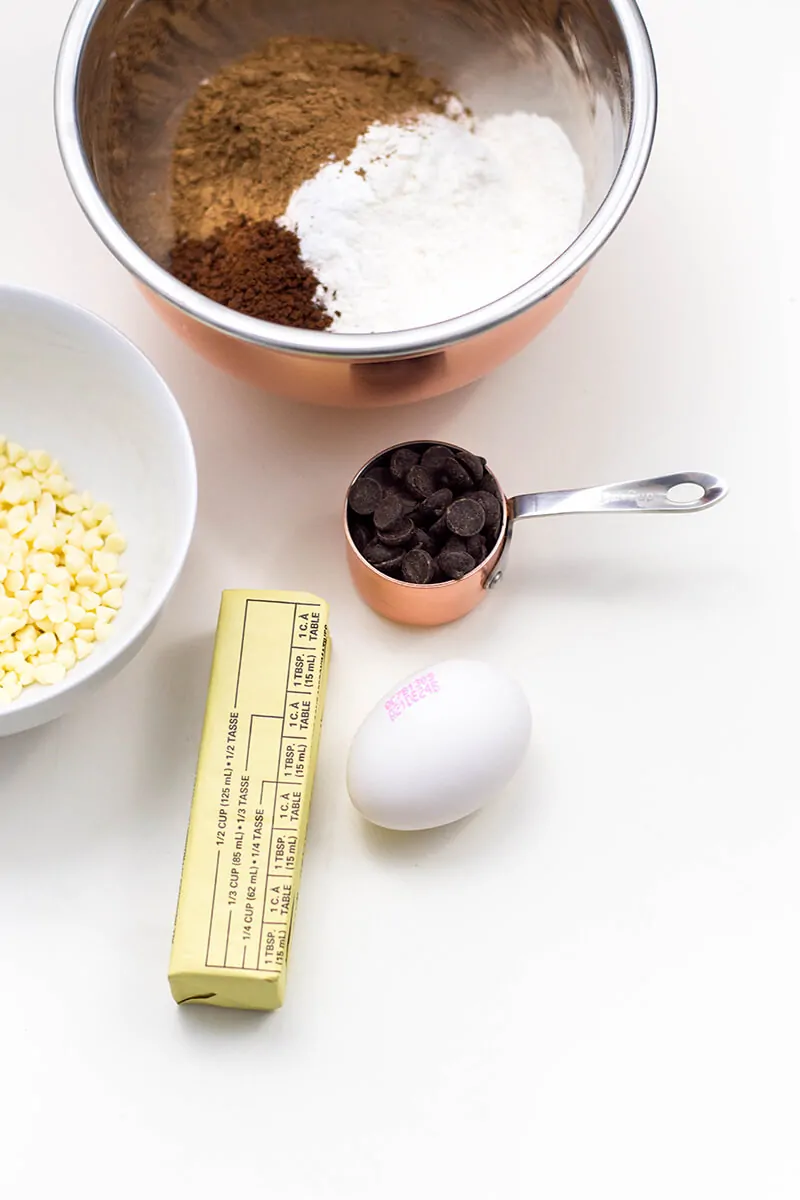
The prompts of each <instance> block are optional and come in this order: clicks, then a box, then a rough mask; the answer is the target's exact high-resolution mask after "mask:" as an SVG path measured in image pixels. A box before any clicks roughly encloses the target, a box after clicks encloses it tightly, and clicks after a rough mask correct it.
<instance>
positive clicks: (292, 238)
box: [170, 216, 332, 329]
mask: <svg viewBox="0 0 800 1200" xmlns="http://www.w3.org/2000/svg"><path fill="white" fill-rule="evenodd" d="M170 270H171V272H172V274H173V275H174V276H175V277H176V278H177V279H179V280H180V281H181V283H185V284H187V285H188V286H189V287H190V288H194V290H195V291H196V292H201V293H202V294H203V295H204V296H208V297H209V299H211V300H216V301H217V303H218V304H224V305H226V306H227V307H228V308H232V309H235V310H236V311H237V312H240V313H245V314H246V315H247V316H250V317H258V318H259V319H260V320H262V321H273V322H275V324H277V325H292V326H294V327H295V328H298V329H327V328H328V327H329V326H330V324H331V320H332V318H331V317H330V315H329V314H328V313H327V312H326V311H325V309H324V308H323V307H322V305H321V304H319V303H318V302H317V299H316V296H317V290H318V288H319V282H318V280H317V279H316V277H315V275H314V273H313V272H312V271H311V270H310V269H309V268H308V267H307V266H306V265H305V264H304V263H303V261H302V259H301V258H300V243H299V241H298V238H297V235H296V234H294V233H292V231H291V230H290V229H284V228H283V227H282V226H281V225H278V224H277V223H276V222H275V221H251V220H249V219H248V218H247V217H244V216H242V217H239V218H238V219H237V220H234V221H233V222H231V223H230V224H229V225H227V226H226V227H224V228H222V229H218V230H217V231H216V232H215V233H213V234H212V235H211V236H210V237H207V238H203V239H198V238H191V237H187V236H186V235H185V234H184V235H182V236H180V237H179V238H178V239H177V240H176V242H175V245H174V246H173V248H172V254H171V258H170Z"/></svg>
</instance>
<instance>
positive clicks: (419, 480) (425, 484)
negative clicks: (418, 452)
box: [406, 466, 436, 500]
mask: <svg viewBox="0 0 800 1200" xmlns="http://www.w3.org/2000/svg"><path fill="white" fill-rule="evenodd" d="M406 487H407V488H408V490H409V491H410V492H411V495H412V496H419V498H420V500H424V499H425V497H426V496H430V495H431V493H432V492H434V491H436V483H435V481H434V478H433V475H432V474H431V472H430V471H428V470H426V468H425V467H423V466H416V467H412V468H411V470H410V471H409V472H408V474H407V475H406Z"/></svg>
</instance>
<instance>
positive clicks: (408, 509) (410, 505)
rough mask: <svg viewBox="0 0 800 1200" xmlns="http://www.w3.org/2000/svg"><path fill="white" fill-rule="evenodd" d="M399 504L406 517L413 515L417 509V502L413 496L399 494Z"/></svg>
mask: <svg viewBox="0 0 800 1200" xmlns="http://www.w3.org/2000/svg"><path fill="white" fill-rule="evenodd" d="M400 503H401V504H402V506H403V512H404V513H405V515H406V516H407V517H410V516H411V514H412V513H415V512H416V511H417V509H418V507H419V500H415V499H414V497H413V496H408V495H406V494H405V492H400Z"/></svg>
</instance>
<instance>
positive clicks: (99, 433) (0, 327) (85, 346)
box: [0, 286, 197, 736]
mask: <svg viewBox="0 0 800 1200" xmlns="http://www.w3.org/2000/svg"><path fill="white" fill-rule="evenodd" d="M0 364H2V367H1V368H0V425H2V428H1V429H0V433H1V434H2V436H3V437H6V438H8V439H9V440H11V441H15V442H19V443H20V444H21V445H23V446H24V447H25V448H26V449H29V450H33V449H39V450H46V451H47V453H48V454H50V455H52V457H53V458H57V459H58V460H59V461H60V462H61V463H62V465H63V467H64V470H65V472H66V474H67V476H68V478H69V479H70V480H71V482H72V483H73V485H74V486H75V488H76V490H78V491H79V492H82V491H88V492H91V493H92V495H93V496H94V497H95V499H96V500H97V501H104V502H106V503H108V504H110V505H111V509H112V512H113V515H114V517H115V519H116V521H117V523H118V525H119V527H120V529H121V531H122V532H123V533H124V534H125V536H126V538H127V539H128V549H127V550H126V552H125V554H124V556H123V559H122V569H123V570H125V571H126V572H127V573H128V577H129V578H128V583H127V584H126V586H125V601H124V604H123V607H122V609H121V611H120V613H119V616H118V617H117V620H116V621H115V622H114V626H113V634H112V636H111V637H110V638H109V640H108V641H107V642H104V643H102V644H100V645H97V646H96V647H95V650H94V652H93V653H92V654H91V655H90V656H89V657H88V658H86V659H84V660H83V662H80V663H78V664H77V666H76V667H75V668H74V669H73V670H72V671H69V672H68V673H67V676H66V678H65V679H64V680H63V682H62V683H60V684H55V685H54V686H52V687H42V686H39V685H36V684H34V685H32V686H31V687H28V688H26V689H25V691H24V692H23V693H22V695H21V696H20V697H19V699H18V700H15V701H14V702H13V703H12V704H4V705H3V706H2V707H0V736H5V735H7V734H10V733H19V732H20V731H21V730H23V729H31V728H33V726H35V725H42V724H44V722H46V721H51V720H53V718H55V717H59V716H61V715H62V714H63V713H64V712H65V711H66V710H67V709H68V708H70V707H71V706H72V705H73V703H74V702H75V701H77V700H78V699H79V697H80V696H82V695H84V694H85V693H87V692H88V691H89V689H90V688H94V687H95V686H96V685H97V684H99V683H100V681H101V680H107V679H110V678H111V677H112V676H113V675H116V674H117V672H118V671H120V670H121V669H122V667H123V666H125V664H126V663H128V662H130V660H131V659H132V658H133V657H134V655H135V654H137V653H138V651H139V650H141V648H142V646H143V645H144V643H145V641H146V640H147V638H148V637H149V636H150V634H151V633H152V631H153V628H154V626H155V623H156V620H157V619H158V616H159V614H160V613H161V610H162V608H163V607H164V604H165V602H166V600H167V598H168V596H169V594H170V592H171V591H172V589H173V587H174V585H175V582H176V580H177V578H178V576H179V574H180V572H181V568H182V567H183V563H184V560H185V558H186V554H187V551H188V549H189V543H190V541H191V537H192V530H193V528H194V519H195V511H196V507H197V472H196V468H195V460H194V451H193V449H192V442H191V438H190V435H189V430H188V428H187V426H186V421H185V420H184V417H183V414H182V413H181V410H180V408H179V407H178V404H177V402H176V400H175V398H174V396H173V395H172V393H171V392H170V390H169V388H168V387H167V385H166V383H165V382H164V380H163V379H162V378H161V376H160V375H159V374H158V372H157V371H156V370H155V368H154V367H153V366H152V364H151V363H150V362H148V360H147V359H146V358H145V357H144V355H143V354H142V353H141V352H140V351H139V350H137V349H136V347H135V346H134V345H132V343H131V342H129V341H128V340H127V338H125V337H123V336H122V334H121V333H118V332H117V330H115V329H112V327H111V326H110V325H107V324H106V323H105V322H104V321H102V320H100V318H99V317H96V316H93V315H92V314H91V313H88V312H85V311H84V310H82V309H79V308H75V307H74V306H73V305H71V304H67V303H66V302H65V301H63V300H57V299H55V298H54V297H52V296H44V295H41V294H39V293H37V292H30V291H26V290H24V289H21V288H14V287H3V286H0Z"/></svg>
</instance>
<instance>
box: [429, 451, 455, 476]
mask: <svg viewBox="0 0 800 1200" xmlns="http://www.w3.org/2000/svg"><path fill="white" fill-rule="evenodd" d="M452 457H453V451H452V450H448V448H447V446H429V447H428V449H427V450H426V451H425V453H424V454H423V456H422V465H423V467H426V468H427V469H428V470H429V471H441V469H442V467H443V466H445V464H446V463H447V460H448V459H450V458H452Z"/></svg>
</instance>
